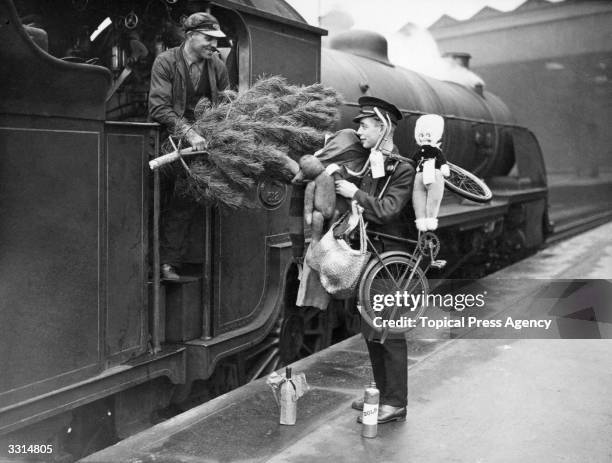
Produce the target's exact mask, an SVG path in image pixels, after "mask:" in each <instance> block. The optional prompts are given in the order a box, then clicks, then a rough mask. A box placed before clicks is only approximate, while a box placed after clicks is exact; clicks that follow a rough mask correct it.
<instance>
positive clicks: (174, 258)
mask: <svg viewBox="0 0 612 463" xmlns="http://www.w3.org/2000/svg"><path fill="white" fill-rule="evenodd" d="M183 29H184V31H185V40H184V42H183V43H182V44H181V45H180V46H178V47H175V48H171V49H169V50H167V51H165V52H163V53H161V54H160V55H159V56H158V57H157V58H156V59H155V62H154V63H153V68H152V70H151V89H150V92H149V115H150V117H151V119H153V120H154V121H156V122H159V123H160V124H162V125H163V126H164V127H165V128H166V130H167V131H168V132H169V133H171V134H172V133H175V132H177V131H182V132H185V138H186V139H187V141H188V142H189V144H190V145H191V146H192V147H194V148H195V149H197V150H204V149H206V140H205V139H204V137H202V136H201V135H199V134H198V133H196V132H195V131H194V130H189V129H190V126H189V123H191V122H193V120H194V110H195V107H196V104H197V103H198V101H199V100H200V99H201V98H208V99H209V100H210V101H213V102H216V101H217V99H218V94H219V92H220V91H222V90H226V89H227V88H228V87H229V77H228V71H227V68H226V66H225V64H224V63H223V61H222V60H221V59H220V58H219V57H218V56H217V55H216V54H215V48H216V45H217V38H220V37H225V34H224V33H223V32H222V31H221V28H220V26H219V21H217V19H216V18H215V17H214V16H212V15H211V14H208V13H194V14H192V15H191V16H189V17H188V18H187V19H186V20H185V22H184V24H183ZM173 169H177V168H176V167H175V168H173ZM178 169H180V167H178ZM178 173H179V171H173V172H172V173H171V175H172V176H173V177H174V175H175V174H178ZM164 183H165V185H164V193H165V194H164V196H166V198H165V199H166V201H165V202H166V204H165V207H164V208H163V210H162V216H161V223H160V255H161V262H162V276H163V277H164V278H166V279H171V280H176V279H178V278H179V275H178V274H177V273H176V265H177V264H178V263H179V262H180V260H181V255H182V251H183V247H184V245H185V242H186V238H187V233H188V231H189V228H190V225H191V223H192V222H193V218H194V217H195V214H196V212H197V210H198V205H197V204H196V203H195V202H193V201H191V200H189V199H186V198H182V197H180V196H179V195H177V194H176V193H175V192H174V191H173V190H175V188H174V186H175V185H174V184H175V182H174V179H167V180H166V181H165V182H164Z"/></svg>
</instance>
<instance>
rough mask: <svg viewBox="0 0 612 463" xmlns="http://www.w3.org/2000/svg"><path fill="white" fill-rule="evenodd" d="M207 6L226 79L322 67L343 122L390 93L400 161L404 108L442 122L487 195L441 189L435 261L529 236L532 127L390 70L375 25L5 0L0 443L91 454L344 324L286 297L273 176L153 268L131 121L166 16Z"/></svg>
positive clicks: (323, 342) (251, 12)
mask: <svg viewBox="0 0 612 463" xmlns="http://www.w3.org/2000/svg"><path fill="white" fill-rule="evenodd" d="M204 10H209V11H211V12H212V14H214V15H215V16H216V17H217V18H218V19H219V20H220V23H221V24H222V25H223V30H224V31H225V33H226V34H227V36H228V39H227V40H225V41H223V42H219V44H218V48H219V53H220V54H221V56H222V57H223V58H224V59H225V60H226V62H227V65H228V69H229V71H230V76H231V81H232V83H233V85H234V86H235V87H237V88H238V89H244V88H248V87H249V86H250V85H251V84H252V83H253V82H254V81H255V80H256V79H257V78H258V77H259V76H261V75H275V74H279V75H283V76H285V77H286V78H287V79H288V80H289V81H290V82H292V83H297V84H310V83H313V82H316V81H321V82H323V83H324V84H326V85H329V86H332V87H334V88H336V89H338V90H339V91H340V92H341V93H342V94H343V96H344V98H345V100H346V104H345V105H344V106H343V107H342V108H341V120H340V122H339V124H338V128H342V127H350V126H352V123H351V119H352V117H353V116H354V115H355V114H356V113H357V111H358V106H357V99H358V98H359V97H360V96H362V95H365V94H370V95H375V96H378V97H381V98H384V99H388V100H391V101H393V102H394V103H395V104H396V105H397V106H398V107H399V108H400V109H401V111H402V112H403V114H404V115H405V117H404V120H402V121H401V123H400V126H399V127H398V130H397V131H396V133H397V136H399V138H398V145H399V149H400V152H402V153H411V152H413V150H414V149H415V145H414V141H413V137H412V133H413V129H414V123H415V120H416V118H417V117H418V116H419V115H421V114H424V113H437V114H442V115H444V118H445V120H446V133H445V137H444V140H443V146H444V147H445V152H446V155H447V158H448V159H449V160H450V161H451V162H453V163H455V164H458V165H460V166H462V167H464V168H466V169H469V170H471V171H472V172H474V173H476V174H477V175H478V176H479V177H482V178H484V179H485V180H486V181H487V183H488V185H489V186H490V187H491V189H492V190H493V192H494V198H493V200H492V201H491V202H489V203H487V204H477V203H474V202H471V201H466V200H464V199H462V198H460V197H459V196H456V195H454V194H452V193H451V192H448V191H447V193H446V195H445V199H444V202H443V205H442V210H441V213H440V229H439V232H440V233H439V236H440V237H441V241H442V243H443V246H444V247H443V253H444V256H445V258H447V259H448V260H449V263H450V264H452V265H449V267H450V270H448V272H451V271H453V270H457V269H466V268H468V267H469V266H472V267H478V266H481V265H484V264H482V262H481V261H479V260H478V259H479V257H478V256H479V255H482V252H483V250H485V251H488V252H489V254H490V250H491V249H494V248H495V249H498V248H499V246H501V245H503V249H505V251H504V252H506V253H507V254H509V255H517V254H518V253H520V252H523V251H525V250H529V249H535V248H537V247H538V246H539V245H540V244H541V243H542V242H543V240H544V237H545V234H546V232H547V214H546V211H547V188H546V183H545V167H544V164H543V160H542V154H541V152H540V148H539V146H538V143H537V140H536V139H535V138H534V136H533V134H532V133H531V132H530V131H529V130H528V129H526V128H524V127H521V126H519V125H517V124H516V123H515V122H514V120H513V119H512V116H511V114H510V113H509V111H508V109H507V107H506V106H505V105H504V103H503V102H501V101H500V100H499V99H498V98H497V97H495V96H494V95H492V94H491V93H489V92H487V91H485V90H483V89H482V88H468V87H466V86H464V85H460V84H457V83H452V82H443V81H439V80H436V79H433V78H429V77H426V76H423V75H420V74H417V73H415V72H412V71H409V70H407V69H402V68H400V67H397V66H394V65H393V64H392V63H390V62H389V61H388V59H387V56H386V43H385V42H384V39H383V38H382V37H380V36H377V35H373V34H369V33H359V32H355V31H353V32H349V33H348V34H346V35H344V36H341V37H338V38H336V39H335V40H334V41H332V44H331V48H323V49H322V48H321V36H322V35H324V34H326V31H324V30H322V29H319V28H316V27H313V26H310V25H308V24H306V23H305V22H304V21H303V19H302V18H301V17H300V16H299V14H298V13H296V12H295V10H293V9H292V8H291V7H290V6H289V5H288V4H286V3H285V2H284V1H282V0H277V1H275V2H270V1H267V0H214V1H211V2H203V1H192V0H148V1H144V0H142V1H140V0H139V1H134V2H123V1H119V0H112V1H98V0H61V1H57V2H36V1H28V0H14V2H11V1H10V0H1V1H0V60H1V62H2V66H1V67H0V74H1V77H2V80H1V81H2V86H0V147H1V148H0V158H1V161H2V162H1V165H2V167H1V168H0V208H1V210H2V217H1V219H0V256H1V260H0V263H1V265H0V282H1V285H0V301H1V302H0V303H1V304H2V310H1V312H0V330H1V331H0V348H1V350H0V371H1V372H2V374H1V375H0V440H3V442H4V441H9V440H10V441H13V442H16V441H17V440H16V439H19V438H20V436H21V437H23V436H27V440H26V442H34V441H36V443H40V444H43V443H47V444H49V445H55V446H56V447H55V448H57V449H61V452H59V451H58V452H56V453H55V456H54V458H59V457H58V455H72V457H79V456H81V455H85V454H87V453H89V452H91V451H93V450H96V449H98V448H101V446H104V445H108V444H110V443H112V442H114V441H115V440H116V439H119V438H123V437H125V436H127V435H129V434H131V433H133V432H135V431H137V430H139V429H142V427H144V426H149V425H150V424H151V423H152V422H155V421H156V420H158V419H159V420H160V419H163V418H164V413H171V411H169V410H171V409H172V407H173V406H174V405H173V404H183V406H184V404H185V403H186V402H189V401H201V400H206V399H207V398H209V397H212V396H214V395H216V394H219V393H222V392H224V391H226V390H228V389H229V388H233V387H236V386H238V385H239V384H241V383H244V382H245V381H248V380H250V379H252V378H256V377H258V376H260V375H262V374H265V373H267V372H269V371H272V370H273V369H275V368H277V367H279V366H280V365H282V364H283V363H288V362H291V361H292V360H294V359H296V358H299V357H301V356H304V355H307V354H309V353H312V352H314V351H316V350H319V349H322V348H324V347H326V346H328V345H329V343H330V342H331V340H332V337H333V336H334V335H335V334H337V331H338V330H344V331H346V330H347V328H346V327H347V326H350V325H351V324H352V323H354V321H355V320H354V317H352V316H351V314H349V311H348V310H345V307H344V306H343V305H342V304H341V303H337V304H334V305H333V306H332V307H330V309H329V310H328V311H326V312H320V311H318V310H315V309H312V310H309V309H297V308H296V307H294V302H295V295H296V292H297V285H298V279H297V276H298V269H297V266H296V265H295V263H294V261H293V259H292V254H291V241H290V237H289V231H290V227H291V224H290V223H289V222H290V221H289V205H290V202H291V187H290V186H287V185H284V184H280V183H261V184H259V185H258V187H257V190H256V191H254V193H253V194H254V195H255V196H256V198H257V200H258V201H259V203H260V204H261V208H260V209H259V210H255V211H244V212H232V211H229V210H224V209H213V208H210V207H208V208H203V209H202V214H201V223H200V224H199V225H198V226H196V227H195V229H194V230H192V233H191V235H192V236H193V237H194V238H193V240H192V243H191V245H190V246H191V247H190V249H189V252H188V254H189V256H190V257H189V259H187V260H188V262H187V263H186V264H187V268H189V269H190V270H191V271H190V272H189V276H187V277H185V278H182V279H181V280H180V281H178V282H167V281H161V282H160V281H159V277H158V276H157V275H158V274H157V272H154V271H152V269H154V268H155V264H156V263H157V264H158V263H159V262H158V260H159V257H158V232H157V220H158V213H159V178H158V177H156V175H157V174H152V173H151V171H150V170H149V169H148V165H147V163H148V161H149V159H150V158H152V157H154V156H156V155H157V154H158V152H159V146H160V139H159V136H160V127H159V126H158V125H157V124H154V123H150V122H147V118H146V115H147V108H146V99H147V91H148V76H149V72H150V67H151V64H152V61H153V58H154V57H155V55H156V54H157V53H159V52H160V51H162V50H163V49H165V48H167V47H170V46H174V45H176V44H177V43H180V41H181V35H180V21H181V19H182V18H184V17H186V16H187V15H188V14H190V13H191V12H194V11H204ZM107 18H108V19H107ZM105 24H106V28H104V27H105V26H104V25H105ZM94 33H95V34H96V35H95V36H94ZM499 252H501V251H499ZM486 262H487V263H488V262H489V260H486ZM448 275H450V273H447V274H444V275H440V277H445V276H448ZM3 449H6V446H3ZM3 451H5V450H3Z"/></svg>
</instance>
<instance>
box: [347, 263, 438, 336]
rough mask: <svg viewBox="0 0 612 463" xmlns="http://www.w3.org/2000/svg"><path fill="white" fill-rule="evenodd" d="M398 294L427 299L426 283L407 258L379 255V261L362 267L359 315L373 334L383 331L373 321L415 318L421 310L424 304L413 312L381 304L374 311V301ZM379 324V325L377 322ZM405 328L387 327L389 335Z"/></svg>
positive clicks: (401, 306) (419, 314)
mask: <svg viewBox="0 0 612 463" xmlns="http://www.w3.org/2000/svg"><path fill="white" fill-rule="evenodd" d="M397 292H399V293H400V294H401V295H402V297H403V294H404V292H406V293H408V294H415V295H416V294H423V296H427V293H428V292H429V283H428V282H427V278H426V277H425V273H424V272H423V270H422V269H421V268H420V267H419V266H418V265H415V262H414V260H412V259H411V258H410V256H408V255H404V254H391V255H387V256H383V257H382V260H374V261H372V262H371V263H370V264H369V265H368V267H367V268H366V270H365V272H364V274H363V277H362V279H361V283H360V284H359V301H360V302H361V316H362V317H363V319H364V320H365V321H366V322H367V323H368V325H370V326H371V327H372V328H373V329H374V330H375V331H378V332H381V331H383V328H382V327H380V326H376V325H375V323H374V319H375V318H376V317H382V319H383V320H391V319H393V320H399V319H400V317H406V318H408V319H417V318H418V317H420V316H421V315H423V312H424V311H425V308H426V305H425V304H421V305H420V306H419V307H416V308H415V310H411V307H406V306H404V305H401V304H399V305H395V304H393V305H388V304H385V305H384V307H382V310H378V311H376V310H374V298H375V297H376V296H377V295H380V296H382V297H384V296H387V295H395V294H396V293H397ZM377 324H378V325H380V323H377ZM405 331H408V330H407V329H406V328H389V332H390V333H402V332H405Z"/></svg>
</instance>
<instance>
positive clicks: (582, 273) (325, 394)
mask: <svg viewBox="0 0 612 463" xmlns="http://www.w3.org/2000/svg"><path fill="white" fill-rule="evenodd" d="M611 234H612V223H607V224H605V225H602V226H599V227H598V228H595V229H593V230H590V231H589V232H586V233H583V234H581V235H578V236H575V237H573V238H571V239H569V240H566V241H563V242H559V243H556V244H554V245H551V246H548V247H547V248H546V249H543V250H542V251H540V252H538V253H537V254H536V255H534V256H532V257H530V258H528V259H525V260H523V261H521V262H518V263H516V264H514V265H512V266H510V267H508V268H506V269H504V270H502V271H499V272H496V273H494V274H492V275H489V276H487V277H486V278H483V279H480V280H477V281H474V282H471V283H468V284H467V285H468V286H469V285H472V286H471V289H470V290H472V291H481V292H483V293H486V304H485V307H482V308H481V309H480V310H482V312H481V313H480V314H479V315H478V316H477V317H478V318H479V319H482V320H485V319H486V320H497V319H499V320H505V319H507V318H508V317H510V318H512V319H514V320H519V319H520V320H550V321H551V324H550V327H549V328H548V329H547V330H546V331H545V332H544V331H543V330H544V329H543V328H538V329H539V330H540V331H532V332H531V334H530V333H528V332H527V331H526V330H527V328H525V329H521V330H514V329H508V328H503V327H502V328H493V329H492V330H486V329H485V330H481V329H473V328H470V327H468V326H466V327H459V328H450V329H434V328H430V327H418V328H416V329H414V330H412V331H410V332H409V333H408V335H407V338H408V346H409V349H408V351H409V352H408V357H409V371H408V383H409V384H408V417H407V420H406V422H402V423H397V422H394V423H389V424H385V425H380V426H379V428H378V436H377V437H376V438H374V439H366V438H363V437H361V435H360V431H361V428H360V425H359V424H358V423H357V422H356V418H357V415H358V412H356V411H354V410H352V409H351V408H350V403H351V401H352V400H353V399H355V398H357V397H359V396H360V395H361V394H362V392H363V387H364V385H365V384H367V383H368V382H369V381H370V379H371V369H370V367H369V361H368V357H367V353H366V349H365V343H364V342H363V340H362V339H361V337H360V336H354V337H352V338H349V339H347V340H345V341H343V342H341V343H339V344H336V345H334V346H332V347H330V348H329V349H326V350H324V351H321V352H319V353H317V354H315V355H313V356H310V357H308V358H306V359H303V360H300V361H298V362H296V363H295V364H294V365H293V369H294V371H298V372H304V373H305V375H306V378H307V380H308V383H309V385H310V386H311V390H310V391H308V392H307V393H306V394H305V395H304V396H303V397H302V398H301V399H300V401H299V402H298V421H297V423H296V425H295V426H282V425H279V424H278V409H277V406H276V403H275V402H274V398H273V396H272V393H271V391H270V389H269V388H268V386H267V385H266V384H265V380H263V379H261V380H257V381H254V382H252V383H249V384H248V385H246V386H243V387H241V388H239V389H236V390H234V391H232V392H230V393H228V394H225V395H223V396H220V397H217V398H216V399H214V400H212V401H210V402H207V403H205V404H203V405H201V406H199V407H196V408H194V409H192V410H189V411H187V412H185V413H183V414H181V415H178V416H176V417H174V418H172V419H170V420H168V421H165V422H163V423H160V424H158V425H156V426H154V427H152V428H150V429H148V430H146V431H144V432H141V433H140V434H137V435H135V436H132V437H130V438H128V439H125V440H124V441H122V442H119V443H118V444H116V445H114V446H112V447H109V448H107V449H105V450H103V451H100V452H98V453H95V454H93V455H90V456H89V457H87V458H85V459H83V460H81V461H82V462H84V463H102V462H105V463H106V462H108V463H110V462H112V463H120V462H126V463H127V462H130V463H149V462H168V463H178V462H181V463H195V462H233V461H239V462H292V463H295V462H309V463H312V462H323V461H334V462H335V463H340V462H354V461H361V462H522V461H537V462H560V461H563V462H585V461H588V462H595V463H596V462H602V463H603V462H609V461H612V441H611V440H610V435H612V395H611V394H610V393H609V384H611V383H612V369H610V368H609V365H610V359H611V358H612V329H611V328H612V317H611V314H612V307H611V305H612V302H611V301H612V297H611V294H610V286H611V280H612V242H610V239H609V236H610V235H611ZM465 288H466V286H462V287H461V288H453V291H454V292H455V293H456V292H457V291H466V289H465ZM551 301H552V302H551ZM470 310H471V309H470ZM474 310H476V309H474ZM429 311H430V309H429V308H428V312H429ZM470 314H472V315H474V312H470V311H469V310H467V309H466V310H464V311H461V312H458V311H456V310H452V311H442V310H431V317H430V318H431V319H432V320H445V319H446V320H450V319H452V320H460V319H466V317H469V316H470ZM534 329H535V328H534ZM512 333H514V334H512ZM572 337H573V338H581V339H568V338H572ZM584 338H589V339H584Z"/></svg>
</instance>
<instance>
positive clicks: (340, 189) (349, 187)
mask: <svg viewBox="0 0 612 463" xmlns="http://www.w3.org/2000/svg"><path fill="white" fill-rule="evenodd" d="M357 190H359V188H357V185H355V184H354V183H351V182H349V181H348V180H336V193H337V194H339V195H340V196H342V197H343V198H348V199H353V196H355V193H357Z"/></svg>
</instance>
